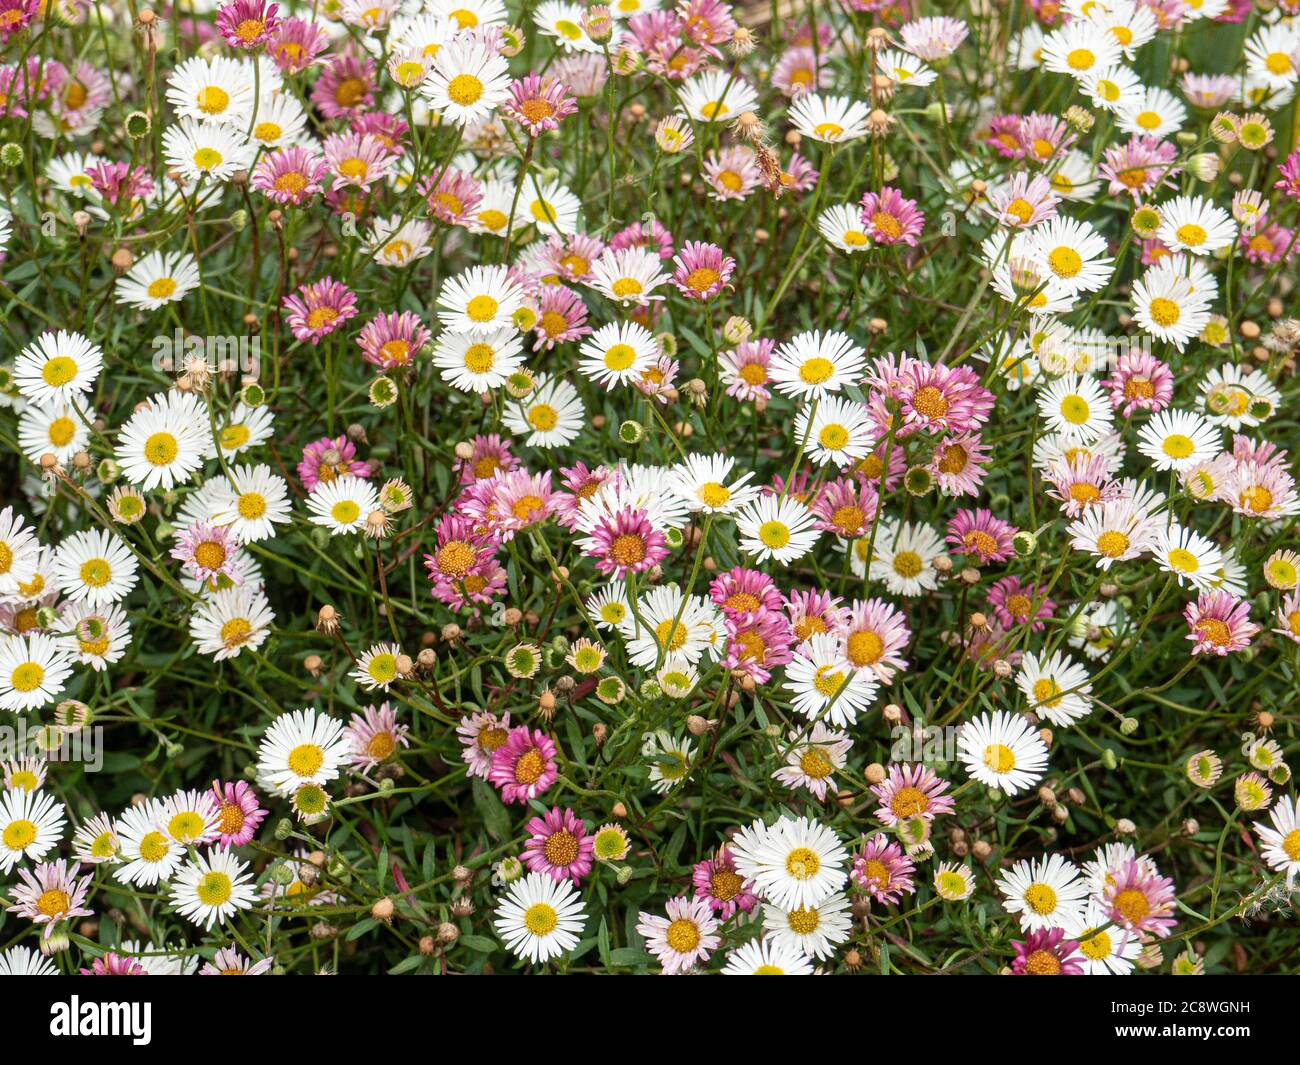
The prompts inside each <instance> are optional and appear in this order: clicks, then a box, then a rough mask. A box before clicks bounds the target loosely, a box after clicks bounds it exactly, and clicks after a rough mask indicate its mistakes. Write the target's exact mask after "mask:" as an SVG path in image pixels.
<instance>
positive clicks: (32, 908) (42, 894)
mask: <svg viewBox="0 0 1300 1065" xmlns="http://www.w3.org/2000/svg"><path fill="white" fill-rule="evenodd" d="M79 868H80V866H79V865H78V864H77V863H76V862H67V861H64V860H63V859H62V858H60V859H58V860H57V861H53V862H40V863H39V864H38V865H37V866H36V868H35V869H34V870H28V869H19V870H18V879H19V881H20V882H19V883H17V884H13V885H11V886H10V888H9V894H11V895H12V896H13V899H14V904H13V905H12V906H10V907H9V908H8V909H9V912H10V913H16V914H18V915H19V916H20V917H26V918H27V919H28V920H30V921H32V922H34V923H35V924H43V925H45V931H44V932H43V933H42V938H43V939H49V937H50V934H51V933H52V932H53V931H54V928H55V926H56V925H57V924H59V922H61V921H67V920H69V919H71V918H73V917H89V916H90V915H91V914H92V913H93V912H94V911H92V910H89V909H87V908H86V905H85V903H86V892H87V890H89V888H90V882H91V880H92V879H94V878H93V877H92V876H89V875H88V876H84V877H82V878H81V879H80V880H78V879H77V875H76V874H77V870H78V869H79Z"/></svg>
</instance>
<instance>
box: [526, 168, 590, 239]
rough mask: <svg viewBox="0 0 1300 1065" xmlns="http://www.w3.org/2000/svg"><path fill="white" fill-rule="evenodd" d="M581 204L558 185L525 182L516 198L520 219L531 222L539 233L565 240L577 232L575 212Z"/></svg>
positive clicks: (533, 179)
mask: <svg viewBox="0 0 1300 1065" xmlns="http://www.w3.org/2000/svg"><path fill="white" fill-rule="evenodd" d="M581 209H582V201H581V200H579V199H578V197H577V196H575V195H574V194H573V193H572V192H571V191H570V190H569V189H567V188H565V187H564V186H563V185H561V184H560V183H559V182H558V181H538V180H537V179H536V178H535V177H530V178H528V179H526V180H525V181H524V187H523V191H522V192H521V193H520V196H519V212H520V215H521V216H522V217H523V218H525V219H527V220H530V221H531V222H532V223H533V225H535V226H536V227H537V229H538V231H539V232H540V233H543V234H546V233H558V234H560V235H561V236H568V235H570V234H572V233H576V232H577V231H578V212H579V211H580V210H581Z"/></svg>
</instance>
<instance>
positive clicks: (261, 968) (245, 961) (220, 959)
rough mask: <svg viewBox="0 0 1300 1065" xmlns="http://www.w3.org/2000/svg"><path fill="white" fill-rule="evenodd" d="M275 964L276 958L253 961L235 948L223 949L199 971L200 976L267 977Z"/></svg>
mask: <svg viewBox="0 0 1300 1065" xmlns="http://www.w3.org/2000/svg"><path fill="white" fill-rule="evenodd" d="M274 964H275V958H274V957H268V958H263V959H262V960H261V961H253V959H252V958H245V957H244V956H243V955H242V954H240V953H239V951H238V950H236V949H235V948H234V947H222V948H221V949H220V950H219V951H217V952H216V953H215V954H214V955H212V960H211V961H205V962H204V963H203V966H202V967H201V968H200V969H199V972H198V975H199V976H265V975H266V974H267V973H268V972H270V971H271V966H272V965H274Z"/></svg>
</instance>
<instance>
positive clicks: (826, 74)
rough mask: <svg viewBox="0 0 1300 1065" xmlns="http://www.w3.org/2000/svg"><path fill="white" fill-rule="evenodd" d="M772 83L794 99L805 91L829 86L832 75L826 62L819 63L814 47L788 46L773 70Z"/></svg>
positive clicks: (815, 90) (813, 90)
mask: <svg viewBox="0 0 1300 1065" xmlns="http://www.w3.org/2000/svg"><path fill="white" fill-rule="evenodd" d="M772 84H773V85H774V86H775V87H776V88H777V89H778V90H780V91H781V92H782V93H784V94H785V95H786V96H789V97H790V98H792V99H793V98H794V97H796V96H798V95H799V94H800V93H803V92H817V91H818V90H819V89H825V88H829V87H830V85H831V84H832V75H831V71H830V70H829V69H827V67H826V66H825V65H824V64H821V63H818V61H817V53H816V52H814V51H813V49H811V48H808V47H799V48H787V49H786V50H785V51H784V52H783V53H782V55H781V58H780V59H779V60H777V63H776V67H775V68H774V69H773V70H772Z"/></svg>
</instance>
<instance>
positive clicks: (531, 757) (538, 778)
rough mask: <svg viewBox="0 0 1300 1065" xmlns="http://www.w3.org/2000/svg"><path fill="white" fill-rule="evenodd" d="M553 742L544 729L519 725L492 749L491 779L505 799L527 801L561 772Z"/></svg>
mask: <svg viewBox="0 0 1300 1065" xmlns="http://www.w3.org/2000/svg"><path fill="white" fill-rule="evenodd" d="M555 754H556V747H555V743H554V741H552V740H551V738H550V737H549V736H547V735H546V733H545V732H543V731H542V730H541V729H530V728H529V727H528V726H527V725H520V726H519V727H517V728H512V729H511V730H510V738H509V739H507V740H506V742H505V743H504V744H502V745H501V746H500V747H498V748H497V749H496V750H495V751H493V752H492V764H491V766H490V768H489V769H488V781H489V782H490V783H492V784H495V785H496V786H497V787H498V788H500V789H501V798H502V799H503V800H504V801H505V802H517V803H525V802H528V801H529V800H530V799H535V798H537V796H539V795H542V794H544V793H545V792H546V790H547V789H548V788H549V787H550V786H551V785H552V784H554V783H555V781H556V778H557V777H558V776H559V775H560V773H559V769H558V768H557V767H556V764H555Z"/></svg>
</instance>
